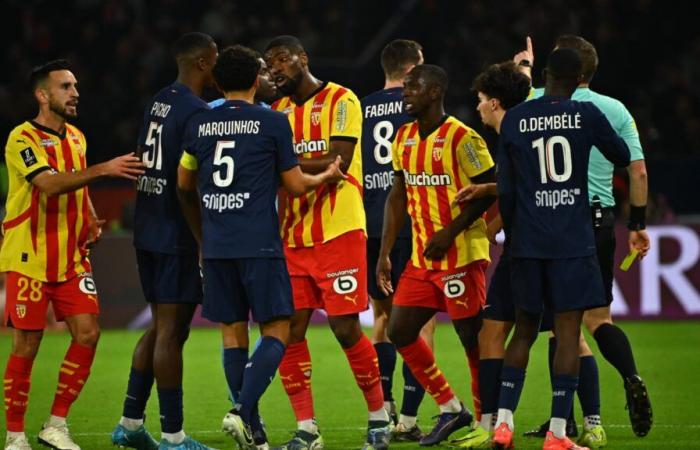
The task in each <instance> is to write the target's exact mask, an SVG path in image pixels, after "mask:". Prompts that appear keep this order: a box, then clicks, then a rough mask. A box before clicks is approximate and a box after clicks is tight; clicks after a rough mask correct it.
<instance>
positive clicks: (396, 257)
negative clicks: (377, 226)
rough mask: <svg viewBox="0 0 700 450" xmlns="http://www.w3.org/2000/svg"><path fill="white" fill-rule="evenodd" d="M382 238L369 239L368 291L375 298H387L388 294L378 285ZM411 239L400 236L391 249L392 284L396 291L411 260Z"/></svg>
mask: <svg viewBox="0 0 700 450" xmlns="http://www.w3.org/2000/svg"><path fill="white" fill-rule="evenodd" d="M381 245H382V240H381V239H380V238H368V239H367V291H368V292H369V296H370V297H372V299H373V300H386V298H387V297H386V295H384V293H383V292H382V291H381V290H379V287H378V286H377V261H378V260H379V250H380V249H381ZM411 249H412V245H411V239H410V238H398V239H396V242H395V243H394V248H392V249H391V253H390V254H389V259H390V260H391V285H392V286H393V287H394V292H396V286H397V285H398V283H399V278H401V274H402V273H403V270H404V269H405V268H406V264H407V263H408V262H409V261H410V260H411Z"/></svg>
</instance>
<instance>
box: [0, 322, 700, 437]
mask: <svg viewBox="0 0 700 450" xmlns="http://www.w3.org/2000/svg"><path fill="white" fill-rule="evenodd" d="M622 328H623V329H624V330H625V331H626V332H627V333H628V336H629V337H630V340H631V341H632V343H633V347H634V350H635V354H636V358H637V363H638V366H639V368H640V370H641V373H642V375H643V377H644V379H645V380H646V382H647V385H648V386H649V390H650V395H651V399H652V403H653V406H654V421H655V425H654V428H653V429H652V431H651V433H650V434H649V436H647V437H646V438H643V439H640V438H636V437H635V436H634V435H633V434H632V431H631V428H630V426H629V420H628V416H627V411H626V410H625V408H624V404H625V401H624V391H623V389H622V383H621V380H620V379H619V377H618V375H617V372H615V371H614V369H613V368H612V367H611V366H610V365H609V364H608V363H607V362H606V361H605V360H604V359H603V358H602V357H601V356H598V358H597V360H598V366H599V368H600V377H601V385H602V387H601V390H602V392H601V398H602V416H603V424H604V426H605V428H606V431H607V433H608V441H609V445H608V448H610V449H635V450H638V449H655V450H656V449H686V448H687V449H690V448H700V412H699V411H700V410H699V409H698V392H700V389H699V388H700V384H699V383H698V373H700V350H699V349H700V323H697V322H676V323H671V322H648V323H629V322H627V323H623V324H622ZM139 335H140V333H139V332H131V331H105V332H104V333H103V335H102V340H101V342H100V346H99V350H98V353H97V359H96V362H95V365H94V367H93V371H92V376H91V378H90V380H89V382H88V384H87V386H86V387H85V390H84V391H83V393H82V396H81V398H80V399H79V400H78V402H77V403H76V405H75V406H74V407H73V410H72V412H71V416H70V418H69V424H70V428H71V431H72V433H73V434H74V437H75V440H76V441H77V442H78V443H79V444H80V445H81V447H82V448H83V450H92V449H108V448H110V447H111V445H110V442H109V435H108V433H109V432H110V431H111V430H112V428H113V427H114V425H115V424H116V423H117V420H118V419H119V417H120V415H121V407H122V400H123V395H124V392H125V389H126V379H127V376H128V371H129V361H130V355H131V351H132V349H133V346H134V344H135V342H136V340H137V339H138V337H139ZM308 337H309V342H310V347H311V355H312V359H313V363H314V366H313V370H314V375H313V380H314V384H313V389H314V399H315V404H316V414H317V418H318V420H319V425H320V427H321V431H322V432H323V435H324V438H325V441H326V448H328V449H352V448H360V447H361V446H362V444H363V442H364V432H365V430H364V428H365V424H366V411H365V405H364V401H363V399H362V396H361V394H360V392H359V390H358V389H357V387H356V385H355V382H354V380H353V378H352V375H351V373H350V370H349V368H348V364H347V361H346V360H345V356H344V355H343V353H342V352H341V350H340V348H339V347H338V344H337V343H336V342H335V339H334V338H333V335H332V334H331V332H330V330H329V329H328V328H327V327H312V328H311V329H310V330H309V335H308ZM0 340H1V341H2V344H1V345H0V357H1V358H2V361H3V364H4V362H5V361H6V358H7V354H8V352H9V351H10V341H11V339H10V336H9V334H7V333H3V334H0ZM68 341H69V338H68V336H67V335H64V334H50V333H49V334H47V335H46V337H45V338H44V342H43V345H42V348H41V351H40V352H39V356H38V359H37V361H36V364H35V366H34V371H33V376H32V391H31V397H30V405H29V411H28V415H27V433H28V434H29V435H30V436H31V439H32V441H34V439H35V437H36V433H37V432H38V430H39V428H40V426H41V422H42V421H43V420H44V419H45V418H46V417H47V415H48V412H49V408H50V405H51V401H52V399H53V393H54V389H55V385H56V377H57V370H58V367H59V364H60V362H61V360H62V358H63V355H64V352H65V350H66V347H67V345H68ZM589 342H591V343H592V340H591V339H589ZM436 347H437V360H438V364H439V365H440V367H441V368H442V370H443V371H444V372H445V374H446V376H447V379H448V380H449V382H450V384H451V385H452V387H453V388H454V389H455V390H456V392H457V394H458V395H459V396H460V397H461V398H462V399H464V400H465V402H466V403H467V404H468V405H469V406H470V408H471V397H470V395H469V375H468V372H469V371H468V368H467V364H466V358H465V356H464V354H463V352H462V350H461V347H460V346H459V343H458V341H457V337H456V335H455V334H454V332H453V330H452V328H451V327H450V326H448V325H441V326H439V327H438V329H437V331H436ZM592 347H593V348H594V351H596V350H597V349H596V348H595V345H592ZM545 355H546V338H545V337H544V336H541V337H540V339H538V341H537V343H536V344H535V347H534V348H533V351H532V357H531V359H530V367H529V370H528V377H527V381H526V385H525V391H524V392H523V396H522V399H521V402H520V407H519V409H518V411H517V412H516V432H522V431H525V430H527V429H530V428H532V427H534V426H536V425H539V424H540V423H541V422H542V421H543V420H544V419H546V418H547V417H548V415H549V405H550V387H549V380H548V376H547V375H546V373H547V363H546V356H545ZM184 391H185V430H186V431H187V432H188V433H189V434H191V435H192V436H194V437H195V438H197V439H200V440H202V441H204V442H205V443H207V444H209V445H211V446H214V447H216V448H219V449H231V448H235V445H234V443H233V442H232V441H231V440H230V439H229V438H227V437H225V436H223V435H222V434H221V433H220V432H219V431H218V430H219V427H220V424H221V418H222V417H223V414H224V413H225V412H226V411H227V410H228V409H229V403H228V401H227V399H226V386H225V382H224V376H223V372H222V369H221V350H220V339H219V336H218V331H217V330H215V329H197V330H193V332H192V334H191V336H190V339H189V341H188V343H187V346H186V358H185V381H184ZM401 392H402V388H401V376H400V370H398V368H397V379H396V381H395V384H394V393H395V396H397V397H399V399H400V396H401ZM151 399H152V401H151V402H150V404H149V408H148V413H147V414H148V418H147V426H148V428H149V429H150V430H152V431H153V432H154V435H155V436H156V437H157V438H158V437H159V424H158V410H157V406H158V405H157V398H156V395H155V390H154V394H153V396H152V397H151ZM576 408H577V417H578V418H579V423H581V422H580V410H578V402H577V406H576ZM261 411H262V415H263V418H264V420H265V422H266V423H267V427H268V435H269V437H270V440H271V443H273V444H280V443H282V442H284V441H286V440H287V439H288V437H289V436H290V435H291V432H292V430H293V429H294V419H293V415H292V411H291V408H290V406H289V402H288V400H287V398H286V396H285V394H284V392H283V390H282V387H281V384H280V382H279V380H277V379H275V380H274V381H273V383H272V385H271V387H270V389H269V390H268V392H267V394H266V395H265V397H264V398H263V401H262V405H261ZM435 414H437V407H436V406H435V404H434V402H433V401H432V399H431V398H429V397H427V398H426V399H425V401H424V403H423V405H422V407H421V410H420V417H419V424H420V425H421V426H422V428H423V429H424V430H428V429H429V428H430V427H431V424H432V419H431V416H433V415H435ZM0 423H1V424H2V425H1V426H2V428H3V429H4V417H3V418H2V419H0ZM34 442H35V441H34ZM541 446H542V443H541V441H540V440H537V439H535V440H533V439H525V438H521V437H518V438H517V440H516V447H517V448H518V449H540V448H542V447H541ZM392 447H393V448H402V449H412V448H418V446H416V445H411V444H396V445H393V446H392ZM35 448H40V447H39V446H38V444H36V445H35Z"/></svg>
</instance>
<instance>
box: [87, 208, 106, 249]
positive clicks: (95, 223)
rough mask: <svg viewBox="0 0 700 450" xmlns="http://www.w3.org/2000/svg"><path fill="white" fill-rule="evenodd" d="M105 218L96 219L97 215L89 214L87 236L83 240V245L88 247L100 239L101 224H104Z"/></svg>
mask: <svg viewBox="0 0 700 450" xmlns="http://www.w3.org/2000/svg"><path fill="white" fill-rule="evenodd" d="M105 222H106V220H102V219H98V218H97V217H94V216H90V217H89V218H88V237H87V240H86V241H85V247H86V248H90V247H92V246H93V245H95V244H96V243H97V241H99V240H100V237H101V236H102V225H104V224H105Z"/></svg>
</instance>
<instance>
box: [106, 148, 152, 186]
mask: <svg viewBox="0 0 700 450" xmlns="http://www.w3.org/2000/svg"><path fill="white" fill-rule="evenodd" d="M102 166H103V167H102V172H103V175H104V176H107V177H116V178H126V179H128V180H136V179H137V177H138V176H139V175H143V174H144V173H145V171H144V169H145V168H146V166H144V165H143V162H141V159H140V158H139V157H138V156H136V154H135V153H134V152H131V153H128V154H126V155H121V156H117V157H116V158H114V159H110V160H109V161H107V162H104V163H102Z"/></svg>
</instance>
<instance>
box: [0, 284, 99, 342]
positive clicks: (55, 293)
mask: <svg viewBox="0 0 700 450" xmlns="http://www.w3.org/2000/svg"><path fill="white" fill-rule="evenodd" d="M5 284H6V292H7V301H6V302H5V325H6V326H11V327H13V328H16V329H18V330H32V331H36V330H43V329H44V328H45V327H46V311H47V309H48V307H49V303H51V304H52V305H53V311H54V314H56V320H64V319H65V318H66V317H70V316H75V315H78V314H99V312H100V306H99V303H98V299H97V289H96V287H95V282H94V281H92V275H91V274H87V273H86V274H81V275H78V276H75V277H73V278H71V279H70V280H66V281H62V282H58V283H48V282H44V281H40V280H35V279H33V278H30V277H28V276H26V275H22V274H21V273H17V272H7V280H6V281H5Z"/></svg>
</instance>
